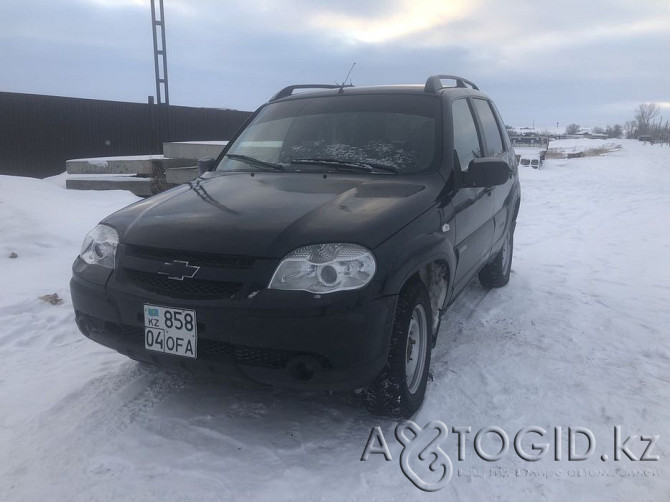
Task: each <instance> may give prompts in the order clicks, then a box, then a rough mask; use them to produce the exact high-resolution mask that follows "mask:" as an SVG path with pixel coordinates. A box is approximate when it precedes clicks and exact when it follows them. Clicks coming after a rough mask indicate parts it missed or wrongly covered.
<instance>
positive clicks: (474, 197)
mask: <svg viewBox="0 0 670 502" xmlns="http://www.w3.org/2000/svg"><path fill="white" fill-rule="evenodd" d="M451 111H452V131H453V137H454V173H455V174H456V183H457V191H456V193H455V195H454V198H453V208H454V223H455V226H456V229H455V239H454V244H455V246H454V247H455V251H456V256H457V260H458V262H457V265H456V272H455V279H454V289H455V290H456V291H459V290H460V289H462V288H463V287H464V286H465V284H467V282H468V281H469V280H470V278H471V277H472V275H473V274H474V273H475V272H477V271H478V270H479V268H480V267H481V265H483V264H484V262H485V260H487V259H488V255H489V252H490V249H491V243H492V239H493V219H492V217H493V200H492V198H491V192H492V190H491V189H490V188H469V187H463V186H459V183H460V180H461V179H463V174H464V173H466V172H467V171H468V169H469V165H470V162H471V161H472V160H473V159H474V158H477V157H482V156H483V155H482V152H483V151H484V145H483V143H482V138H481V134H480V131H479V129H478V126H477V123H476V121H475V118H474V116H473V113H472V108H471V105H470V102H469V99H467V98H462V99H456V100H454V101H453V102H452V108H451Z"/></svg>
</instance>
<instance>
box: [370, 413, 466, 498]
mask: <svg viewBox="0 0 670 502" xmlns="http://www.w3.org/2000/svg"><path fill="white" fill-rule="evenodd" d="M448 434H449V432H448V431H447V426H446V425H445V424H444V423H443V422H440V421H439V420H433V421H432V422H429V423H428V424H426V426H425V427H424V428H423V429H422V428H421V427H419V426H418V425H417V424H416V423H415V422H412V421H411V420H408V421H407V422H403V423H400V424H398V425H397V426H396V428H395V436H396V438H397V439H398V441H399V442H400V444H401V445H402V447H403V449H402V453H401V454H400V469H401V470H402V472H403V474H405V476H407V478H408V479H409V480H410V481H411V482H412V483H414V485H415V486H416V487H417V488H420V489H421V490H423V491H426V492H435V491H437V490H440V489H441V488H443V487H444V486H445V485H446V484H447V483H449V481H450V480H451V475H452V474H453V470H454V469H453V466H452V464H451V459H450V458H449V455H447V454H446V453H445V452H444V450H443V449H442V448H440V445H441V444H442V442H443V441H444V440H445V439H446V438H447V435H448ZM375 443H378V445H377V444H375ZM371 453H379V454H382V455H384V458H385V459H386V460H392V458H391V452H390V451H389V448H388V445H387V444H386V441H385V440H384V434H383V433H382V431H381V428H380V427H379V426H378V425H377V426H376V427H373V429H372V431H371V432H370V437H369V438H368V442H367V444H366V445H365V450H363V456H362V457H361V460H367V459H368V457H369V456H370V454H371Z"/></svg>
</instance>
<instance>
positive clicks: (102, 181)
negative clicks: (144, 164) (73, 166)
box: [65, 176, 153, 197]
mask: <svg viewBox="0 0 670 502" xmlns="http://www.w3.org/2000/svg"><path fill="white" fill-rule="evenodd" d="M151 183H152V180H151V178H140V177H137V176H89V177H86V176H81V177H79V176H77V177H70V178H67V179H66V180H65V186H66V188H69V189H71V190H130V191H131V192H133V193H134V194H135V195H138V196H140V197H146V196H148V195H152V193H153V192H152V185H151Z"/></svg>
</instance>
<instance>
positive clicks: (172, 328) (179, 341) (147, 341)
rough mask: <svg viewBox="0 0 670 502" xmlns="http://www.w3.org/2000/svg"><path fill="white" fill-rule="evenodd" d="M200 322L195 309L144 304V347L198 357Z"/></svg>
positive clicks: (177, 354)
mask: <svg viewBox="0 0 670 502" xmlns="http://www.w3.org/2000/svg"><path fill="white" fill-rule="evenodd" d="M197 331H198V323H197V321H196V317H195V310H188V309H177V308H171V307H160V306H158V305H144V348H145V349H147V350H153V351H156V352H163V353H165V354H173V355H176V356H182V357H191V358H194V359H195V358H196V357H197V355H198V332H197Z"/></svg>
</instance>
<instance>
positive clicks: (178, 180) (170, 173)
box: [165, 166, 198, 185]
mask: <svg viewBox="0 0 670 502" xmlns="http://www.w3.org/2000/svg"><path fill="white" fill-rule="evenodd" d="M197 177H198V166H189V167H173V168H172V169H168V170H167V171H165V181H166V182H167V183H168V184H169V185H181V184H182V183H188V182H189V181H191V180H194V179H195V178H197Z"/></svg>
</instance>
